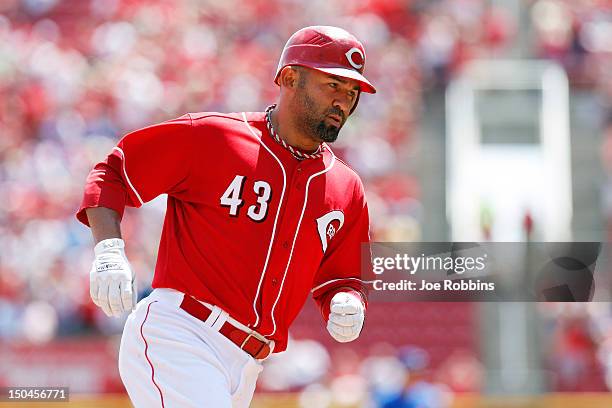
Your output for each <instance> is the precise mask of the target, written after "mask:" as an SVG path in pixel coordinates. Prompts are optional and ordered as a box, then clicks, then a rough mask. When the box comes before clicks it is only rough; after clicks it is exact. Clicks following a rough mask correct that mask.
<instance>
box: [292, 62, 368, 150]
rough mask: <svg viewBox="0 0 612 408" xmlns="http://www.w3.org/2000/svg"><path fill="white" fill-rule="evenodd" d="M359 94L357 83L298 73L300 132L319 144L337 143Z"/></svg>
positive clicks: (338, 78) (309, 73) (319, 74)
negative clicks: (320, 142)
mask: <svg viewBox="0 0 612 408" xmlns="http://www.w3.org/2000/svg"><path fill="white" fill-rule="evenodd" d="M358 95H359V83H358V82H357V81H353V80H349V79H345V78H340V77H337V76H334V75H328V74H325V73H322V72H319V71H316V70H312V69H309V70H307V71H301V72H300V85H299V87H298V92H297V93H296V95H295V98H296V102H297V103H296V105H297V106H296V108H297V109H298V110H299V112H296V113H298V123H299V124H300V125H301V127H302V131H303V132H304V133H306V134H308V135H310V136H311V137H313V138H314V139H315V140H318V141H322V142H328V143H331V142H334V141H336V139H337V138H338V133H339V132H340V129H342V126H344V123H345V122H346V120H347V118H348V116H349V114H350V112H351V109H352V108H353V105H355V102H356V101H357V96H358Z"/></svg>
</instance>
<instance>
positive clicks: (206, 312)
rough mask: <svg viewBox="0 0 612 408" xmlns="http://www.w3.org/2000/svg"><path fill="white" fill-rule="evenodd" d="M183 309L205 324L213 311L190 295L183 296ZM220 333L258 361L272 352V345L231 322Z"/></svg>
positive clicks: (224, 325) (224, 324)
mask: <svg viewBox="0 0 612 408" xmlns="http://www.w3.org/2000/svg"><path fill="white" fill-rule="evenodd" d="M181 309H183V310H184V311H186V312H187V313H189V314H190V315H192V316H193V317H195V318H196V319H200V320H202V321H203V322H205V321H206V319H208V316H210V314H211V313H212V310H210V309H209V308H207V307H206V306H204V305H203V304H201V303H200V302H198V301H197V300H195V299H194V298H192V297H191V296H189V295H185V296H183V301H182V302H181ZM219 333H221V334H222V335H224V336H225V337H227V338H228V339H229V340H230V341H231V342H232V343H234V344H235V345H237V346H238V347H239V348H241V349H242V350H244V351H245V352H247V353H248V354H250V355H251V356H253V358H255V359H257V360H263V359H264V358H266V357H268V356H269V355H270V353H271V352H272V349H271V348H270V345H269V344H268V343H266V342H264V341H261V340H259V339H258V338H256V337H254V335H253V334H251V333H247V332H245V331H244V330H242V329H239V328H237V327H236V326H234V325H233V324H231V323H230V322H225V323H223V326H221V329H219Z"/></svg>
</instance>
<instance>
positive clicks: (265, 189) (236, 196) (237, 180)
mask: <svg viewBox="0 0 612 408" xmlns="http://www.w3.org/2000/svg"><path fill="white" fill-rule="evenodd" d="M245 181H246V177H245V176H241V175H237V176H236V177H234V180H233V181H232V182H231V183H230V185H229V186H228V187H227V189H226V190H225V192H224V193H223V195H222V196H221V200H220V201H221V205H222V206H224V207H229V215H230V216H232V217H237V216H238V212H239V211H240V207H242V206H243V205H244V200H243V199H242V190H243V188H244V184H245ZM253 192H255V194H256V195H257V202H256V203H255V204H253V205H251V206H250V207H249V209H248V210H247V215H248V216H249V218H250V219H252V220H253V221H256V222H261V221H263V220H265V219H266V215H268V203H269V202H270V198H271V196H272V189H271V188H270V184H268V183H267V182H265V181H262V180H257V181H255V183H253Z"/></svg>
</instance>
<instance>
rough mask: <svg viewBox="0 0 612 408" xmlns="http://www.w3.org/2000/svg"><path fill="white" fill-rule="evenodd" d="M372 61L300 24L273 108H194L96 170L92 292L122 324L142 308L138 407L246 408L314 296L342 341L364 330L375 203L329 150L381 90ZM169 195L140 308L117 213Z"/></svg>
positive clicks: (351, 45)
mask: <svg viewBox="0 0 612 408" xmlns="http://www.w3.org/2000/svg"><path fill="white" fill-rule="evenodd" d="M364 65H365V51H364V48H363V46H362V44H361V43H360V42H359V41H358V40H357V39H356V38H355V37H354V36H353V35H351V34H349V33H348V32H346V31H344V30H342V29H340V28H336V27H327V26H315V27H306V28H303V29H301V30H299V31H297V32H296V33H295V34H293V36H291V38H290V39H289V41H288V42H287V44H286V45H285V48H284V50H283V52H282V55H281V58H280V62H279V65H278V69H277V72H276V78H275V83H276V84H277V85H279V87H280V95H279V99H278V101H277V103H276V104H275V105H272V106H270V107H268V108H267V109H266V110H265V112H256V113H246V112H242V113H228V114H224V113H210V112H206V113H190V114H186V115H184V116H182V117H180V118H178V119H174V120H169V121H167V122H163V123H161V124H157V125H153V126H150V127H147V128H144V129H140V130H137V131H135V132H132V133H129V134H128V135H126V136H125V137H124V138H123V139H121V141H119V143H118V144H117V146H116V147H114V148H113V149H112V151H111V152H110V154H109V155H108V156H107V157H106V159H105V160H104V161H102V162H100V163H98V164H96V165H95V167H94V168H93V170H92V171H91V173H90V174H89V176H88V179H87V183H86V186H85V194H84V198H83V202H82V205H81V208H80V210H79V211H78V213H77V218H78V219H79V220H80V221H81V222H83V223H84V224H86V225H88V226H90V227H91V230H92V233H93V236H94V240H95V242H96V245H95V247H94V253H95V259H94V261H93V265H92V269H91V273H90V275H91V298H92V300H93V302H94V303H95V304H96V305H98V306H99V307H100V308H102V310H103V311H104V312H105V313H106V314H107V315H109V316H120V315H121V314H122V313H123V312H125V311H132V310H133V311H132V313H131V314H130V316H129V317H128V319H127V321H126V324H125V328H124V331H123V336H122V339H121V347H120V352H119V372H120V374H121V378H122V381H123V383H124V384H125V387H126V389H127V392H128V394H129V396H130V399H131V400H132V402H133V404H134V405H135V406H136V407H247V406H248V405H249V403H250V401H251V399H252V397H253V392H254V390H255V383H256V380H257V376H258V374H259V372H260V371H261V369H262V365H261V362H262V360H264V359H266V358H267V357H268V356H269V355H270V354H271V353H273V352H275V353H276V352H280V351H283V350H285V348H286V346H287V336H288V329H289V326H290V325H291V322H292V321H293V320H294V319H295V317H296V316H297V314H298V312H299V311H300V309H301V308H302V306H303V304H304V302H305V301H306V298H307V296H308V294H309V293H311V294H312V296H313V298H314V300H315V301H316V303H317V305H318V307H319V308H320V310H321V313H322V316H323V318H324V320H325V321H326V323H327V330H328V331H329V333H330V335H331V336H332V337H333V338H334V339H336V340H337V341H339V342H348V341H352V340H355V339H356V338H357V337H358V336H359V334H360V332H361V329H362V326H363V322H364V316H365V314H364V313H365V309H366V297H365V293H364V288H363V282H362V281H361V279H360V276H361V258H362V257H361V253H362V244H363V243H366V244H368V243H369V234H368V228H369V219H368V208H367V204H366V200H365V197H364V190H363V185H362V183H361V181H360V179H359V177H358V175H357V174H356V173H355V172H354V171H353V170H352V169H351V168H349V167H348V166H347V165H346V164H344V163H343V162H342V161H341V160H339V159H338V158H337V157H336V156H335V155H334V153H333V151H332V150H331V148H330V147H329V145H328V143H331V142H333V141H335V140H336V138H337V136H338V133H339V131H340V129H341V128H342V126H343V125H344V123H345V121H346V120H347V118H348V116H349V115H350V114H351V113H352V112H353V111H354V110H355V107H356V105H357V102H358V100H359V96H360V94H361V92H368V93H374V92H376V90H375V89H374V87H373V86H372V85H371V84H370V82H368V80H367V79H366V78H365V77H364V76H363V75H362V74H363V69H364ZM160 194H167V195H168V201H167V210H166V215H165V220H164V226H163V231H162V236H161V242H160V247H159V252H158V258H157V264H156V268H155V275H154V279H153V284H152V286H153V288H154V290H153V292H152V293H151V295H150V296H148V297H147V298H145V299H143V300H141V301H140V302H139V303H138V304H136V286H135V280H134V272H133V271H132V269H131V268H130V264H129V262H128V259H127V257H126V254H125V249H124V248H125V246H126V243H125V242H124V241H123V240H122V239H121V231H120V220H121V218H122V216H123V212H124V208H125V206H126V205H127V206H132V207H140V206H141V205H143V204H144V203H146V202H148V201H150V200H152V199H153V198H155V197H157V196H158V195H160ZM366 247H367V245H366ZM364 253H368V254H369V251H364ZM365 258H368V259H369V257H367V256H366V257H365Z"/></svg>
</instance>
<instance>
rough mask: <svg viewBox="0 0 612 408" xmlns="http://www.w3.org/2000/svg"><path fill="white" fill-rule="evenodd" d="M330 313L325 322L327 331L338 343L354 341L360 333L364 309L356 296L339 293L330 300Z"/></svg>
mask: <svg viewBox="0 0 612 408" xmlns="http://www.w3.org/2000/svg"><path fill="white" fill-rule="evenodd" d="M330 310H331V313H330V314H329V319H328V321H327V331H328V332H329V334H331V336H332V337H333V338H334V339H336V340H337V341H339V342H340V343H348V342H349V341H353V340H355V339H356V338H357V337H359V334H360V333H361V328H362V327H363V320H364V319H365V308H364V306H363V303H361V301H360V300H359V299H357V297H356V296H354V295H352V294H350V293H346V292H340V293H336V294H335V295H334V297H333V298H332V300H331V309H330Z"/></svg>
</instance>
